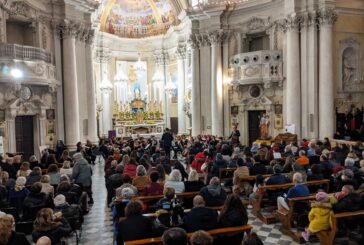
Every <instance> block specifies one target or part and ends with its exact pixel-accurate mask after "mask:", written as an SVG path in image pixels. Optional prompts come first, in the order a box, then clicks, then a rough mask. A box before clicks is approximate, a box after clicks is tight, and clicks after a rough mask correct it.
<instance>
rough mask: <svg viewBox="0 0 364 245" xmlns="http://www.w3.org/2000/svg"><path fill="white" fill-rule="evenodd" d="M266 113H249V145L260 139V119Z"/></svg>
mask: <svg viewBox="0 0 364 245" xmlns="http://www.w3.org/2000/svg"><path fill="white" fill-rule="evenodd" d="M264 113H265V111H248V127H249V145H251V144H252V143H253V142H254V141H256V140H257V139H259V138H260V128H259V123H260V118H261V117H262V116H263V114H264Z"/></svg>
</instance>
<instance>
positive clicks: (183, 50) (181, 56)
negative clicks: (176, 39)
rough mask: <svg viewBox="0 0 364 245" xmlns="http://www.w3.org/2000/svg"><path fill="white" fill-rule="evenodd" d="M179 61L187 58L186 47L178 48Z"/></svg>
mask: <svg viewBox="0 0 364 245" xmlns="http://www.w3.org/2000/svg"><path fill="white" fill-rule="evenodd" d="M176 56H177V59H185V58H186V46H178V47H177V52H176Z"/></svg>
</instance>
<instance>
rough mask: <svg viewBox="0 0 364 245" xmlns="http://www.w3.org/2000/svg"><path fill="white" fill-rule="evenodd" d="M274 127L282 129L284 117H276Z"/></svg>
mask: <svg viewBox="0 0 364 245" xmlns="http://www.w3.org/2000/svg"><path fill="white" fill-rule="evenodd" d="M274 128H275V129H282V128H283V119H282V117H276V118H274Z"/></svg>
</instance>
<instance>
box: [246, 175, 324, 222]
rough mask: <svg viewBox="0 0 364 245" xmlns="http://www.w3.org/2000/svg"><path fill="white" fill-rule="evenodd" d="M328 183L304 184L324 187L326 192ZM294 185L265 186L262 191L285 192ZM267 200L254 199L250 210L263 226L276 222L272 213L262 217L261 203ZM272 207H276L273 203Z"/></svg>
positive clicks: (321, 181) (314, 182)
mask: <svg viewBox="0 0 364 245" xmlns="http://www.w3.org/2000/svg"><path fill="white" fill-rule="evenodd" d="M329 183H330V181H329V180H328V179H324V180H313V181H307V182H305V185H306V186H317V185H325V186H326V188H325V191H326V192H327V191H328V189H329ZM294 185H295V184H294V183H287V184H281V185H265V186H262V187H261V188H262V190H264V191H265V192H267V191H275V190H287V189H289V188H290V187H292V186H294ZM266 201H267V199H266V198H265V197H262V196H259V198H258V199H254V200H253V203H252V204H253V209H252V214H253V215H255V216H256V217H257V218H259V219H260V220H262V221H263V222H264V223H265V224H269V223H272V222H275V221H276V218H275V215H274V214H273V213H271V214H269V215H263V214H262V212H261V211H262V210H261V209H262V204H263V202H266ZM274 205H276V204H275V203H274Z"/></svg>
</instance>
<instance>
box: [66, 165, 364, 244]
mask: <svg viewBox="0 0 364 245" xmlns="http://www.w3.org/2000/svg"><path fill="white" fill-rule="evenodd" d="M92 188H93V192H94V200H95V204H94V205H93V206H92V207H91V210H90V212H89V213H88V214H87V215H86V216H85V221H84V224H83V226H82V236H81V241H80V243H79V244H81V245H86V244H87V245H89V244H105V245H112V243H113V227H112V218H111V211H110V208H108V207H107V206H106V202H105V200H106V189H105V182H104V170H103V162H99V163H96V165H95V166H94V175H93V186H92ZM248 214H249V224H251V225H252V226H253V227H254V230H253V231H254V232H256V233H257V234H258V236H259V237H260V238H261V239H262V241H263V242H264V244H265V245H274V244H280V245H289V244H298V243H296V242H294V241H293V240H292V239H291V238H290V237H288V236H286V235H283V234H282V233H281V232H280V231H279V226H280V224H279V223H278V224H277V223H276V224H270V225H266V224H263V223H262V222H261V221H260V220H259V219H257V218H255V217H254V216H253V215H251V213H250V210H248ZM74 241H75V239H71V240H70V239H69V240H68V244H70V245H73V244H75V243H74ZM306 244H315V245H316V244H319V243H306ZM335 244H358V243H352V242H349V241H347V240H345V239H344V240H342V241H336V242H335Z"/></svg>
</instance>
